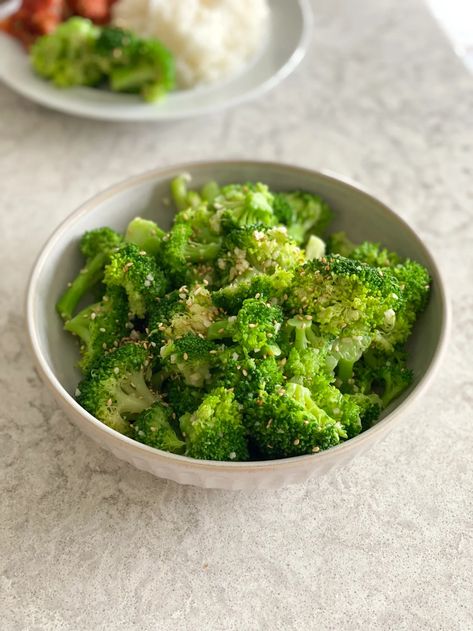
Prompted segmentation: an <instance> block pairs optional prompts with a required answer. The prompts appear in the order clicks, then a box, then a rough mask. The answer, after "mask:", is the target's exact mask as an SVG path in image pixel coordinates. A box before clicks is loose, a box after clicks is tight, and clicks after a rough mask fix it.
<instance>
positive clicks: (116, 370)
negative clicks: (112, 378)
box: [113, 366, 120, 375]
mask: <svg viewBox="0 0 473 631" xmlns="http://www.w3.org/2000/svg"><path fill="white" fill-rule="evenodd" d="M113 372H114V373H115V374H116V375H118V373H119V372H120V368H118V366H115V368H114V369H113Z"/></svg>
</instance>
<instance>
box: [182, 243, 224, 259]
mask: <svg viewBox="0 0 473 631" xmlns="http://www.w3.org/2000/svg"><path fill="white" fill-rule="evenodd" d="M220 249H221V243H220V241H214V242H212V243H194V242H191V243H189V244H188V245H187V247H186V249H185V257H186V259H187V260H188V261H190V262H191V263H205V262H206V261H213V260H214V259H216V258H217V256H218V255H219V254H220Z"/></svg>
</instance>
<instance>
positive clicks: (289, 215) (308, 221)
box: [275, 191, 332, 244]
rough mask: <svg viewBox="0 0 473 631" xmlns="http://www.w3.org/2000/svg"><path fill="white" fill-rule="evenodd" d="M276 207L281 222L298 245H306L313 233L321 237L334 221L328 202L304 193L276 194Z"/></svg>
mask: <svg viewBox="0 0 473 631" xmlns="http://www.w3.org/2000/svg"><path fill="white" fill-rule="evenodd" d="M275 207H276V209H277V210H276V211H275V212H276V214H277V216H278V218H280V221H281V222H282V223H284V224H286V225H287V226H288V233H289V236H290V237H291V238H292V239H294V241H295V242H296V243H298V244H303V243H305V242H306V241H307V238H308V237H309V235H310V234H311V233H313V234H317V235H319V236H320V235H321V234H322V233H323V231H324V230H325V229H326V227H327V226H328V224H329V223H330V221H331V219H332V211H331V210H330V207H329V205H328V204H327V203H326V202H324V201H323V200H322V199H321V198H320V197H319V196H318V195H312V194H311V193H306V192H303V191H292V192H290V193H278V194H276V196H275Z"/></svg>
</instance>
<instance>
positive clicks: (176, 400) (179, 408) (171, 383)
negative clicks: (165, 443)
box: [163, 377, 205, 418]
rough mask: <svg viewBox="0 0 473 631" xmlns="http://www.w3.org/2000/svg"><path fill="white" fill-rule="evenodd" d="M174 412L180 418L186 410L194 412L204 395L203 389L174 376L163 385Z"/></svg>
mask: <svg viewBox="0 0 473 631" xmlns="http://www.w3.org/2000/svg"><path fill="white" fill-rule="evenodd" d="M163 389H164V390H165V392H166V395H167V400H168V401H169V404H170V406H171V408H172V409H173V412H174V414H175V415H176V416H177V417H178V418H180V417H181V416H183V415H184V414H186V413H187V412H190V413H192V412H195V411H196V410H197V408H198V407H199V405H200V404H201V403H202V399H203V398H204V396H205V390H203V389H202V388H195V387H194V386H189V385H188V384H187V383H186V382H185V381H184V380H183V379H179V378H178V377H174V378H172V379H169V380H168V381H166V383H165V384H164V386H163Z"/></svg>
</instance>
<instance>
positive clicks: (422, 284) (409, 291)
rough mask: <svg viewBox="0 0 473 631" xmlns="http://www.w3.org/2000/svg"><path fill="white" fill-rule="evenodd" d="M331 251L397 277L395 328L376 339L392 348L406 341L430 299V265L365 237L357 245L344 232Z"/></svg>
mask: <svg viewBox="0 0 473 631" xmlns="http://www.w3.org/2000/svg"><path fill="white" fill-rule="evenodd" d="M329 251H330V252H332V253H340V254H343V255H344V256H347V257H349V258H351V259H354V260H357V261H360V262H361V263H366V264H368V265H372V266H376V267H378V268H381V270H380V271H381V273H383V274H384V275H387V276H390V277H391V278H393V277H394V281H395V283H396V284H397V285H398V286H399V290H400V297H401V298H402V300H401V301H400V303H399V305H398V309H396V317H395V319H393V322H392V326H391V327H390V329H391V330H390V331H386V332H385V333H384V334H383V335H382V336H380V337H378V338H377V339H376V340H375V342H376V344H377V346H378V347H380V348H384V349H385V350H388V351H389V350H391V349H392V347H393V346H395V345H397V344H402V343H404V342H405V341H406V340H407V338H408V337H409V335H410V334H411V331H412V327H413V325H414V323H415V321H416V319H417V318H418V316H419V314H420V313H421V312H422V311H423V309H424V308H425V306H426V304H427V302H428V298H429V292H430V283H431V279H430V275H429V272H428V271H427V269H426V268H425V267H424V266H423V265H420V264H419V263H416V262H415V261H411V260H410V259H406V260H404V261H403V260H402V259H401V258H400V257H399V256H398V254H396V253H395V252H390V251H389V250H387V249H386V248H384V247H382V246H381V245H380V244H379V243H372V242H370V241H364V242H363V243H361V244H360V245H355V244H354V243H352V242H351V241H350V240H349V239H348V237H347V236H346V234H345V233H344V232H337V233H334V234H333V235H331V237H330V240H329ZM386 268H388V269H386ZM396 291H397V290H396Z"/></svg>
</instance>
